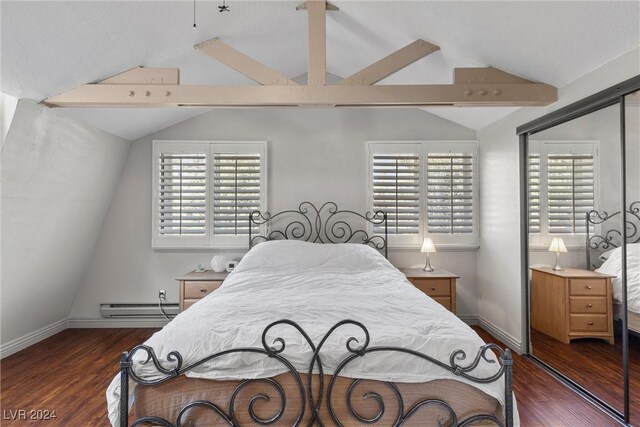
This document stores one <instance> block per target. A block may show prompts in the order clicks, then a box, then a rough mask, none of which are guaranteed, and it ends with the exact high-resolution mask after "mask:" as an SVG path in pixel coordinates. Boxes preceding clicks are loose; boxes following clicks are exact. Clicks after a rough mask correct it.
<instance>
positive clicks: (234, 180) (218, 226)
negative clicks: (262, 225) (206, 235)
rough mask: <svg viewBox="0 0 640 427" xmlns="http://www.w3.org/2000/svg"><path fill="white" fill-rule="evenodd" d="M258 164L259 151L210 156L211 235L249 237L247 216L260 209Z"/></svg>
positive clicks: (259, 168)
mask: <svg viewBox="0 0 640 427" xmlns="http://www.w3.org/2000/svg"><path fill="white" fill-rule="evenodd" d="M261 162H262V155H261V153H259V152H256V153H218V152H216V153H214V192H213V234H214V236H215V235H232V236H240V235H248V234H249V214H250V213H251V212H253V211H256V210H260V208H261V197H262V196H261V194H262V191H261V187H262V185H263V183H262V182H261V176H262V175H261ZM253 231H254V232H258V227H257V226H255V225H254V230H253Z"/></svg>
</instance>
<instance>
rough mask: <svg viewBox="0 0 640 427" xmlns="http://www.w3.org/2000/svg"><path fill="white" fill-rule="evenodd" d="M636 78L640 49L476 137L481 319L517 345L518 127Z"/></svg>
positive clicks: (519, 298) (520, 322) (520, 314)
mask: <svg viewBox="0 0 640 427" xmlns="http://www.w3.org/2000/svg"><path fill="white" fill-rule="evenodd" d="M637 74H640V48H638V49H634V50H633V51H631V52H628V53H627V54H625V55H623V56H621V57H619V58H617V59H615V60H613V61H611V62H609V63H608V64H606V65H604V66H602V67H600V68H598V69H596V70H594V71H592V72H590V73H588V74H586V75H584V76H582V77H580V78H579V79H577V80H576V81H574V82H572V83H570V84H568V85H566V86H564V87H562V88H560V90H559V93H558V96H559V101H558V102H557V103H555V104H554V105H551V106H549V107H545V108H522V109H520V110H518V111H516V112H515V113H513V114H511V115H509V116H507V117H505V118H504V119H502V120H500V121H498V122H496V123H494V124H492V125H490V126H487V127H486V128H484V129H482V130H480V131H479V132H478V139H479V141H480V182H481V188H480V230H481V235H480V250H479V252H478V292H479V295H480V299H479V302H478V310H479V315H480V317H481V318H482V319H483V320H484V321H485V322H487V324H489V325H492V326H494V327H496V328H499V329H500V330H502V331H504V332H505V333H506V334H507V335H508V336H510V337H511V338H512V342H515V343H520V342H521V340H522V337H523V333H524V331H523V329H522V328H523V324H524V322H523V314H524V313H523V310H522V295H523V289H522V283H521V280H520V273H521V262H520V261H521V260H520V255H521V254H520V212H519V200H520V191H519V170H518V150H519V144H518V137H517V136H516V127H518V126H520V125H522V124H524V123H526V122H528V121H530V120H532V119H535V118H537V117H540V116H542V115H544V114H546V113H548V112H551V111H553V110H556V109H558V108H560V107H563V106H565V105H567V104H570V103H571V102H574V101H577V100H579V99H582V98H584V97H586V96H589V95H592V94H594V93H596V92H598V91H599V90H602V89H606V88H607V87H610V86H612V85H614V84H617V83H619V82H621V81H623V80H626V79H628V78H631V77H633V76H635V75H637Z"/></svg>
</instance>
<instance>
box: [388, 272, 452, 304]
mask: <svg viewBox="0 0 640 427" xmlns="http://www.w3.org/2000/svg"><path fill="white" fill-rule="evenodd" d="M400 271H402V272H403V273H404V275H405V276H407V279H409V281H410V282H411V283H413V286H415V287H416V288H418V289H420V290H421V291H422V292H424V293H425V294H427V295H429V296H430V297H431V298H433V299H434V300H436V302H438V303H440V304H441V305H443V306H444V308H446V309H447V310H449V311H451V312H453V313H454V314H455V312H456V280H457V279H458V276H457V275H455V274H453V273H451V272H449V271H447V270H434V271H424V270H423V269H421V268H401V269H400Z"/></svg>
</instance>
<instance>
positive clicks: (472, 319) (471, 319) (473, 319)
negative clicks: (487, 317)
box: [458, 314, 479, 326]
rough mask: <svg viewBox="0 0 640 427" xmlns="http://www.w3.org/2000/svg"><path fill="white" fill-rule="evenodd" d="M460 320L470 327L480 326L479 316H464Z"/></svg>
mask: <svg viewBox="0 0 640 427" xmlns="http://www.w3.org/2000/svg"><path fill="white" fill-rule="evenodd" d="M458 318H459V319H460V320H462V321H463V322H464V323H466V324H467V325H469V326H476V325H479V321H478V316H473V315H470V314H462V315H460V316H458Z"/></svg>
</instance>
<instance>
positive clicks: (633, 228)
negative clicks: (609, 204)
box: [586, 200, 640, 270]
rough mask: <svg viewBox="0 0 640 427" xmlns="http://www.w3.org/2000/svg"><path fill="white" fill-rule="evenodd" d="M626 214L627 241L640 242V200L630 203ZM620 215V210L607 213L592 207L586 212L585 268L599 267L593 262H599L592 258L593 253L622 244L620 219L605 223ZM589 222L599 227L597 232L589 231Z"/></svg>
mask: <svg viewBox="0 0 640 427" xmlns="http://www.w3.org/2000/svg"><path fill="white" fill-rule="evenodd" d="M626 214H627V215H626V220H625V234H626V237H627V243H640V200H638V201H635V202H632V203H630V204H629V207H628V208H627V209H626ZM621 216H622V211H617V212H613V213H608V212H607V211H604V210H603V211H598V210H595V209H594V210H591V211H589V212H587V239H586V257H587V268H589V269H590V270H595V269H596V268H598V267H599V265H596V264H595V263H594V261H595V262H599V259H598V257H595V260H593V259H592V258H593V257H594V255H598V253H602V252H604V251H607V250H610V249H615V248H617V247H620V245H621V244H622V240H623V239H622V231H621V230H620V229H621V228H622V227H621V225H622V220H620V224H616V225H615V226H613V227H606V225H608V224H611V222H609V221H612V220H613V219H615V218H616V217H621ZM590 224H593V225H594V226H599V227H600V230H599V233H598V234H592V233H591V232H590V228H591V227H590V226H589V225H590ZM603 228H604V229H603ZM598 256H599V255H598Z"/></svg>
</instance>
